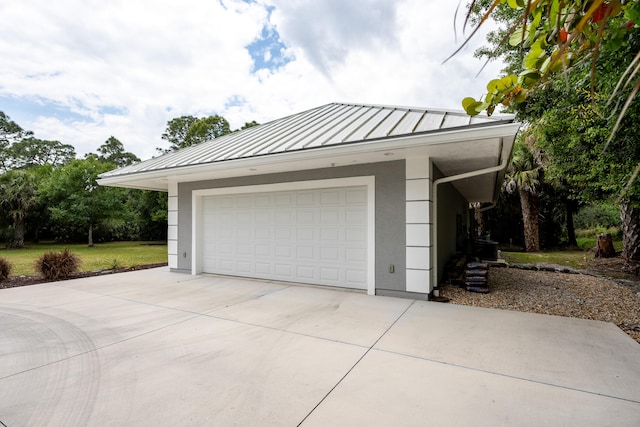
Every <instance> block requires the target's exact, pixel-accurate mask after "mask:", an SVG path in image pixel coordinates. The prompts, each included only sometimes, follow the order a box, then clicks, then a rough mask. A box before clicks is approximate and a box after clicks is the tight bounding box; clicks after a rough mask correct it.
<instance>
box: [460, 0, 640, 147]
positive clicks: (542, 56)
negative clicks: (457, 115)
mask: <svg viewBox="0 0 640 427" xmlns="http://www.w3.org/2000/svg"><path fill="white" fill-rule="evenodd" d="M507 7H508V8H509V9H510V10H509V9H508V8H507ZM514 11H516V12H515V13H514ZM471 16H475V17H476V19H475V22H477V26H476V29H475V30H474V31H473V33H472V34H471V35H470V36H469V38H467V40H466V41H465V42H464V43H463V45H462V46H461V47H460V48H459V49H458V50H457V51H456V52H455V53H457V52H458V51H459V50H460V49H462V47H464V45H466V43H467V42H468V41H469V39H470V38H471V37H473V35H474V34H475V33H476V31H477V29H478V28H479V27H480V26H481V25H482V24H483V23H484V22H486V20H487V19H488V18H489V17H494V18H496V19H497V20H499V21H500V20H501V21H502V22H505V21H506V22H508V23H509V27H508V29H507V30H503V31H502V32H501V34H502V37H501V38H500V42H499V43H498V45H497V46H495V49H494V54H493V55H491V56H494V57H495V55H504V54H505V52H508V51H509V50H508V49H507V50H505V49H504V44H506V43H508V44H510V45H511V46H518V47H519V51H520V55H519V56H520V57H521V58H522V61H521V63H520V64H521V71H520V73H519V74H509V75H507V76H504V77H502V78H499V79H494V80H491V81H490V82H489V84H488V85H487V94H486V95H485V96H484V99H480V100H476V99H474V98H471V97H468V98H465V99H464V100H463V101H462V105H463V107H464V109H465V110H466V111H467V113H468V114H470V115H475V114H478V113H480V112H481V111H484V110H486V111H487V112H488V113H489V114H491V113H493V111H494V109H495V108H496V106H497V105H499V104H503V105H505V106H509V105H511V103H514V102H515V103H522V102H524V101H525V100H526V99H527V97H528V96H529V94H530V93H535V91H536V90H538V89H539V88H540V87H544V85H545V84H546V83H547V82H548V81H554V80H557V79H558V78H562V76H566V75H567V73H569V72H570V71H571V69H572V68H573V67H574V66H575V65H579V64H581V63H583V62H585V61H588V60H590V61H591V93H595V86H596V75H597V63H598V59H599V54H600V52H601V50H603V49H608V50H616V49H617V48H618V47H620V46H621V45H622V44H623V43H624V41H625V39H626V37H627V36H628V33H629V32H633V31H635V30H636V29H637V28H638V25H637V24H638V23H640V3H638V2H637V1H627V2H624V3H623V1H621V0H593V1H591V2H584V1H581V0H569V1H560V0H535V1H534V0H473V1H472V2H471V4H470V6H469V11H468V14H467V19H469V17H471ZM495 40H496V39H495V33H494V38H493V41H494V42H495ZM511 52H513V51H511ZM455 53H454V55H455ZM452 56H453V55H452ZM508 59H511V60H512V61H513V59H514V57H513V55H511V56H510V57H509V58H508ZM639 67H640V51H635V52H634V56H633V59H632V60H631V61H630V63H629V64H628V67H626V68H623V69H620V70H618V71H617V76H618V79H616V80H618V83H619V85H621V84H622V85H623V86H624V87H627V86H628V85H631V86H633V89H632V90H631V91H630V93H629V94H628V96H627V101H626V102H625V103H624V105H623V106H622V108H621V110H620V114H619V116H618V121H617V122H616V124H615V126H614V127H613V131H612V135H611V137H613V134H615V131H616V130H617V128H618V126H619V124H620V120H621V119H622V117H623V116H624V114H625V112H626V110H627V108H628V106H629V104H630V103H631V102H632V100H633V99H634V97H635V95H636V93H637V92H638V91H639V90H640V78H639V76H638V69H639ZM634 68H635V71H633V70H634ZM617 92H618V90H617V88H616V90H614V91H613V93H612V96H614V95H615V94H616V93H617ZM610 139H611V138H610Z"/></svg>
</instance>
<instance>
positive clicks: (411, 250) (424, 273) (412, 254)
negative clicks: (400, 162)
mask: <svg viewBox="0 0 640 427" xmlns="http://www.w3.org/2000/svg"><path fill="white" fill-rule="evenodd" d="M406 168H407V169H406V184H405V186H406V198H405V200H406V212H407V215H406V218H407V219H406V233H407V239H406V241H407V243H406V259H407V264H406V265H407V267H406V277H407V284H406V291H407V292H416V293H422V294H428V293H429V292H431V269H432V263H431V250H432V240H431V235H432V232H431V227H432V224H431V216H432V206H431V205H432V203H431V186H432V178H431V162H430V159H429V158H428V157H417V158H410V159H407V161H406Z"/></svg>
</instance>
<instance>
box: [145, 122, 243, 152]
mask: <svg viewBox="0 0 640 427" xmlns="http://www.w3.org/2000/svg"><path fill="white" fill-rule="evenodd" d="M229 133H231V128H230V127H229V122H227V120H226V119H225V118H224V117H221V116H218V115H214V116H209V117H202V118H197V117H193V116H181V117H177V118H175V119H171V120H169V122H167V129H166V130H165V132H164V133H163V134H162V139H164V140H165V141H168V142H169V144H170V146H169V148H168V149H162V148H158V149H157V150H158V151H159V152H161V153H170V152H172V151H176V150H179V149H181V148H185V147H190V146H192V145H197V144H201V143H202V142H205V141H208V140H211V139H214V138H218V137H220V136H223V135H227V134H229Z"/></svg>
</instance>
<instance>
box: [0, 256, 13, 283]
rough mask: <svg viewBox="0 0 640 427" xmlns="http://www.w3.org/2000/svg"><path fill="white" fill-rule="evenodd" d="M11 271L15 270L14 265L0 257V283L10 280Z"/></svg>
mask: <svg viewBox="0 0 640 427" xmlns="http://www.w3.org/2000/svg"><path fill="white" fill-rule="evenodd" d="M11 270H13V265H12V264H11V263H10V262H9V261H8V260H7V259H6V258H2V257H0V282H4V281H5V280H7V279H8V278H9V274H11Z"/></svg>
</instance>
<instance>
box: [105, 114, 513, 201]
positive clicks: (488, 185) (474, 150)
mask: <svg viewBox="0 0 640 427" xmlns="http://www.w3.org/2000/svg"><path fill="white" fill-rule="evenodd" d="M519 127H520V125H519V124H518V123H513V122H512V121H510V120H509V121H504V122H496V123H491V124H490V125H486V126H477V127H474V126H467V127H460V128H453V129H446V130H444V129H443V130H441V131H437V132H429V133H424V134H411V135H406V136H398V137H389V138H381V139H379V140H367V141H363V142H354V143H348V144H340V145H335V146H326V147H318V148H313V149H305V150H299V151H290V152H284V153H273V154H268V155H262V156H254V157H247V158H240V159H232V160H225V161H218V162H211V163H203V164H197V165H189V166H179V167H173V168H165V169H161V170H153V171H142V172H133V173H129V174H120V175H114V176H106V177H101V178H100V179H99V181H98V182H99V184H100V185H107V186H116V187H126V188H138V189H147V190H157V191H167V190H168V188H169V184H170V183H174V184H175V183H181V182H192V181H202V180H214V179H221V178H233V177H242V176H252V175H265V174H273V173H282V172H291V171H300V170H310V169H321V168H330V167H339V166H348V165H355V164H366V163H377V162H387V161H391V160H402V159H408V158H415V157H428V158H430V159H431V160H432V161H433V163H434V165H435V166H436V167H437V168H438V169H439V170H440V172H442V174H444V175H445V176H450V175H457V174H461V173H465V172H470V171H474V170H479V169H486V168H489V167H493V166H496V165H498V164H500V163H501V161H502V160H503V157H504V156H505V155H506V156H510V154H511V151H512V147H513V142H514V139H515V135H516V133H517V131H518V129H519ZM503 174H504V170H502V171H500V172H496V173H493V174H487V175H482V176H478V177H476V178H473V179H468V180H462V181H459V182H456V183H455V184H454V185H455V186H456V188H457V189H458V191H460V193H461V194H462V195H463V196H464V197H465V198H467V200H469V201H470V202H477V201H493V200H494V197H495V195H496V194H497V190H499V183H500V181H501V179H502V176H503Z"/></svg>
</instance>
